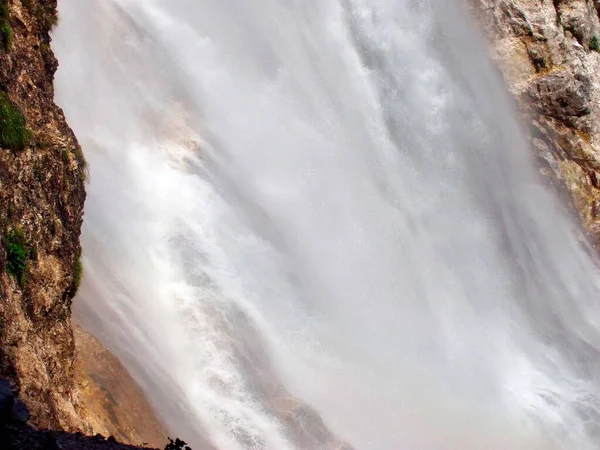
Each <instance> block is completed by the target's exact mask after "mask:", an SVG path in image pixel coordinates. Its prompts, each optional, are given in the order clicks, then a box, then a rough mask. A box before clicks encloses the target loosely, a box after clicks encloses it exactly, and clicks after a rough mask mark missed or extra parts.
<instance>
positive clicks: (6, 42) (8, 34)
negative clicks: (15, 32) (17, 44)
mask: <svg viewBox="0 0 600 450" xmlns="http://www.w3.org/2000/svg"><path fill="white" fill-rule="evenodd" d="M11 43H12V28H11V27H10V21H9V17H8V5H7V4H6V0H0V49H2V50H8V48H9V47H10V44H11Z"/></svg>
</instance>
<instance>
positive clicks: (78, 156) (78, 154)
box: [73, 145, 89, 183]
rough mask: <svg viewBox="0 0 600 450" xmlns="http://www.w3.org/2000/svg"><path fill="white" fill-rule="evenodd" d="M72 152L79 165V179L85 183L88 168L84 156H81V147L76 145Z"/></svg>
mask: <svg viewBox="0 0 600 450" xmlns="http://www.w3.org/2000/svg"><path fill="white" fill-rule="evenodd" d="M73 153H74V154H75V160H76V161H77V165H78V166H79V170H80V174H81V180H82V181H83V182H84V183H85V182H86V181H87V179H88V177H89V168H88V165H87V161H86V160H85V156H83V149H82V148H81V146H79V145H78V146H77V147H75V148H74V149H73Z"/></svg>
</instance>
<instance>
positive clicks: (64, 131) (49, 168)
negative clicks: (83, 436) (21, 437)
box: [0, 0, 89, 430]
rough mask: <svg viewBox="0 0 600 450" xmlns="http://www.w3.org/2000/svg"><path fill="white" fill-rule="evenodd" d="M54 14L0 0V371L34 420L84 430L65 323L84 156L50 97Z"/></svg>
mask: <svg viewBox="0 0 600 450" xmlns="http://www.w3.org/2000/svg"><path fill="white" fill-rule="evenodd" d="M56 20H57V17H56V0H44V1H42V0H0V34H1V35H2V37H3V38H2V39H0V41H2V42H0V100H1V101H2V102H1V103H2V108H4V109H3V110H2V111H0V113H1V114H0V134H1V136H0V376H2V377H5V378H7V379H9V380H10V382H11V383H12V384H13V386H14V388H15V389H16V390H17V391H18V393H19V396H20V398H21V399H22V400H23V401H24V402H25V403H26V404H27V406H28V407H29V410H30V412H31V416H32V422H33V423H34V424H35V425H36V426H40V427H46V428H52V427H54V428H62V429H65V430H81V429H83V430H86V429H88V430H89V427H88V425H87V422H86V420H85V418H84V415H85V414H84V413H83V412H82V411H81V410H80V402H79V400H78V392H77V389H76V387H75V385H74V366H73V364H74V356H75V344H74V341H73V332H72V329H71V301H72V298H73V296H74V294H75V290H76V287H77V281H78V280H77V278H78V276H80V275H81V273H80V270H79V269H80V267H78V258H79V254H80V245H79V234H80V229H81V224H82V219H83V204H84V200H85V188H84V180H85V161H84V160H83V156H82V153H81V148H80V147H79V144H78V143H77V140H76V139H75V136H74V135H73V132H72V131H71V129H70V128H69V126H68V125H67V123H66V121H65V118H64V115H63V112H62V110H61V109H60V108H58V107H57V106H56V105H55V104H54V87H53V78H54V72H55V71H56V68H57V61H56V58H55V57H54V55H53V53H52V51H51V49H50V37H49V30H50V28H51V27H52V26H53V24H55V23H56ZM6 30H8V31H6ZM7 117H8V118H9V119H10V118H12V119H11V120H7V119H6V118H7ZM20 117H22V119H20ZM21 120H24V129H20V128H19V127H21V125H20V121H21ZM21 128H23V127H21ZM15 136H16V137H15ZM78 271H79V274H78Z"/></svg>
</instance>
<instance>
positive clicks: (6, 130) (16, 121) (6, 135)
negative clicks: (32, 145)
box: [0, 92, 31, 150]
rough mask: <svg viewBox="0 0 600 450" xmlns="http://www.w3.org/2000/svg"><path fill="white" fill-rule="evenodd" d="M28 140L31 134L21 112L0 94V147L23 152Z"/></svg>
mask: <svg viewBox="0 0 600 450" xmlns="http://www.w3.org/2000/svg"><path fill="white" fill-rule="evenodd" d="M30 139H31V132H30V131H29V130H28V129H27V128H26V127H25V119H24V118H23V115H22V114H21V111H19V110H18V109H17V108H15V107H14V106H13V104H12V103H11V102H10V100H9V99H8V98H7V97H6V95H4V94H3V93H2V92H0V147H6V148H9V149H11V150H23V149H24V148H25V147H26V146H27V144H28V143H29V140H30Z"/></svg>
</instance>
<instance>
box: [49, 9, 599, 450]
mask: <svg viewBox="0 0 600 450" xmlns="http://www.w3.org/2000/svg"><path fill="white" fill-rule="evenodd" d="M60 13H61V18H60V20H61V22H60V26H59V28H58V29H57V30H56V32H55V40H54V48H55V50H56V53H57V56H58V58H59V61H60V64H61V67H60V69H59V72H58V76H57V80H56V81H57V83H56V93H57V101H58V103H59V104H60V105H61V106H63V107H64V109H65V113H66V115H67V119H68V121H69V123H70V124H71V126H72V127H73V128H74V130H75V132H76V134H77V135H78V137H79V139H80V142H81V143H82V145H83V147H84V151H85V154H86V157H87V160H88V162H89V165H90V184H89V186H88V193H89V197H88V201H87V204H86V215H85V224H84V231H83V245H84V256H85V279H84V283H83V286H82V289H81V291H80V294H79V296H78V298H77V308H78V313H79V315H80V317H81V319H82V320H83V321H84V322H85V324H86V325H87V326H88V327H89V328H91V329H92V330H93V331H94V332H95V333H97V334H98V335H99V336H100V337H101V339H102V341H103V342H104V344H105V345H107V346H108V347H109V348H110V349H112V350H113V351H114V352H115V353H116V354H117V355H118V356H119V357H120V358H121V359H122V361H123V362H124V363H125V364H126V365H127V367H128V368H129V369H130V371H131V372H132V373H133V375H134V377H135V378H136V380H137V381H138V382H139V383H140V385H141V386H142V388H143V389H144V390H145V392H146V394H147V395H148V397H149V398H150V400H151V402H152V404H153V405H154V406H155V407H156V409H157V412H158V414H159V415H160V416H161V417H162V418H163V419H164V420H165V421H166V422H167V424H168V426H169V427H170V429H171V431H172V434H174V435H178V436H180V437H182V438H184V439H186V440H188V441H189V442H190V443H191V444H193V445H195V446H196V447H195V448H196V450H198V449H200V448H203V446H204V445H205V444H204V442H205V440H206V441H210V442H212V444H213V445H214V446H215V447H217V448H219V449H222V450H229V449H275V450H285V449H303V448H306V449H321V448H322V449H326V448H332V442H333V437H332V436H331V435H329V434H327V433H326V431H325V430H324V426H322V425H320V424H319V422H318V420H316V419H315V417H314V415H311V414H310V413H307V414H305V415H302V414H299V413H297V414H291V412H290V409H291V407H290V406H289V405H291V404H300V402H304V403H306V404H308V405H311V406H312V407H313V408H314V409H315V411H317V412H318V413H319V414H320V415H321V417H322V418H323V421H324V423H325V424H326V426H327V427H329V429H330V430H331V431H332V432H333V433H335V434H336V435H337V436H339V437H340V438H341V439H342V440H345V441H347V442H348V443H350V444H351V445H352V446H353V447H354V448H356V449H377V450H386V449H394V450H396V449H410V450H429V449H444V450H447V449H473V450H481V449H503V450H504V449H509V448H510V449H538V448H539V449H558V448H560V449H569V450H572V449H581V450H586V449H597V448H599V446H600V444H599V442H600V409H599V408H600V358H599V354H598V349H600V333H599V330H600V323H599V320H600V311H599V310H598V309H599V308H598V292H599V286H598V275H597V273H596V271H595V269H594V264H593V262H592V261H591V260H590V257H589V256H587V253H586V251H585V250H584V249H583V248H582V245H581V244H580V243H578V241H577V240H576V237H575V233H574V231H573V226H572V225H571V224H570V223H569V221H568V220H567V218H566V215H565V213H564V211H561V210H560V208H559V206H558V202H557V201H556V199H555V198H553V197H552V195H550V194H549V192H547V190H545V189H544V188H542V187H541V186H540V183H539V182H538V180H537V178H536V176H535V169H534V167H533V164H532V163H531V162H530V161H529V158H528V156H527V153H528V151H527V148H526V143H525V141H524V138H523V137H522V135H521V133H520V130H519V128H518V125H517V124H516V123H515V119H514V117H515V113H514V112H513V111H512V110H511V106H510V104H509V103H508V101H507V99H506V96H505V94H504V91H503V88H502V86H501V83H500V82H499V80H498V78H497V75H496V72H495V70H494V69H493V68H492V67H491V66H490V65H489V64H488V62H487V60H486V58H485V56H484V52H483V49H482V46H481V45H480V44H479V42H481V37H480V36H479V35H478V34H476V33H475V32H473V31H472V30H471V25H470V24H469V23H468V22H467V20H466V18H465V16H464V14H463V13H462V12H461V11H460V9H459V8H458V6H457V4H455V3H454V2H451V1H434V0H431V1H427V0H422V1H411V0H195V1H192V0H102V1H101V0H60ZM292 397H293V398H295V399H297V400H292ZM299 410H301V411H305V410H302V409H301V408H300V409H299ZM302 430H303V431H302Z"/></svg>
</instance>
